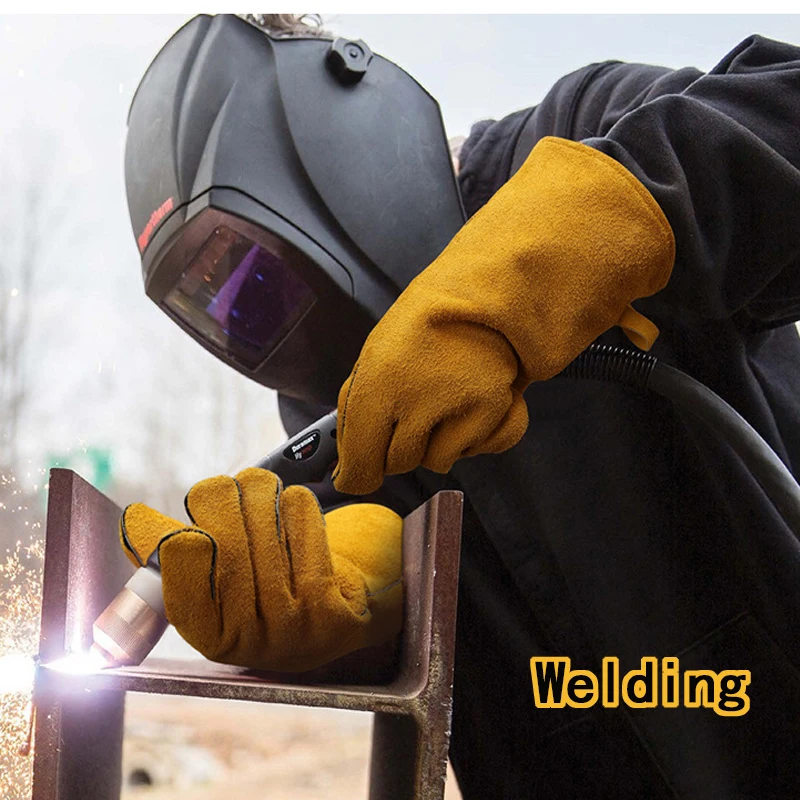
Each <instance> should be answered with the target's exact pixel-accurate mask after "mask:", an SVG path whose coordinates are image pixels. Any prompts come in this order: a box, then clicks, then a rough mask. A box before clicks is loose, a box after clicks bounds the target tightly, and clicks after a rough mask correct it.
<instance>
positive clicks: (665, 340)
mask: <svg viewBox="0 0 800 800" xmlns="http://www.w3.org/2000/svg"><path fill="white" fill-rule="evenodd" d="M547 135H550V136H560V137H564V138H568V139H574V140H579V141H583V142H584V143H585V144H588V145H589V146H591V147H595V148H597V149H599V150H602V151H603V152H605V153H607V154H608V155H610V156H611V157H613V158H615V159H617V160H618V161H620V162H621V163H622V164H624V165H625V166H626V167H627V168H628V169H629V170H630V171H631V172H632V173H633V174H634V175H636V176H637V177H638V178H639V180H641V181H642V183H644V185H645V186H647V188H648V189H649V190H650V192H651V193H652V194H653V196H654V197H655V199H656V200H657V201H658V203H659V205H660V206H661V208H662V209H663V210H664V212H665V213H666V215H667V217H668V219H669V221H670V224H671V226H672V228H673V231H674V233H675V238H676V244H677V259H676V265H675V269H674V272H673V275H672V278H671V280H670V282H669V285H668V286H667V287H666V288H665V289H664V290H663V291H661V292H660V293H659V294H657V295H656V296H654V297H652V298H648V299H645V300H641V301H638V302H637V303H636V304H635V305H636V307H637V308H638V310H640V311H641V312H642V313H644V314H645V315H646V316H648V317H649V318H650V319H652V320H653V321H654V322H655V323H656V324H657V325H658V326H659V328H660V330H661V337H660V338H659V340H658V342H657V343H656V345H655V347H654V349H653V354H654V355H656V356H657V357H659V358H661V359H663V360H665V361H667V362H668V363H670V364H673V365H676V366H678V367H679V368H680V369H682V370H684V371H686V372H688V373H689V374H691V375H692V376H694V377H695V378H697V379H698V380H700V381H702V382H703V383H705V384H707V385H708V386H710V387H711V388H712V389H714V391H716V392H717V393H719V394H720V395H722V396H723V397H724V398H725V399H726V400H727V401H728V402H729V403H731V404H732V405H733V406H734V407H735V408H736V409H737V410H738V411H739V412H740V413H741V414H742V415H743V416H745V417H746V418H747V419H748V420H749V421H750V423H751V424H752V425H753V426H754V427H755V428H756V429H757V430H758V431H759V432H760V433H761V434H762V436H764V438H765V439H766V440H767V441H768V442H769V443H770V444H771V445H772V447H773V448H774V449H775V450H776V452H777V453H778V454H779V455H780V457H781V458H782V459H783V460H784V462H785V463H786V464H787V465H788V466H789V467H790V468H791V469H793V470H794V471H795V472H796V471H797V469H798V468H800V411H799V410H798V402H799V398H800V339H799V338H798V333H797V329H796V328H795V326H794V325H793V324H791V323H792V322H793V321H794V320H795V319H797V318H798V317H800V49H798V48H795V47H792V46H790V45H787V44H781V43H778V42H773V41H769V40H767V39H764V38H761V37H758V36H754V37H751V38H749V39H747V40H745V41H744V42H743V43H742V44H740V45H739V46H738V47H737V48H736V49H735V50H733V51H732V52H731V53H730V54H729V55H728V56H726V57H725V58H724V60H723V61H722V62H721V63H720V64H719V65H718V66H717V67H715V68H714V69H713V70H711V72H709V73H708V74H703V73H701V72H699V71H697V70H695V69H682V70H678V71H672V70H668V69H664V68H660V67H650V66H642V65H632V64H622V63H619V62H607V63H603V64H593V65H591V66H589V67H586V68H584V69H582V70H579V71H577V72H575V73H573V74H571V75H568V76H567V77H565V78H563V79H562V80H560V81H559V82H558V83H557V84H556V85H555V87H554V88H553V89H552V90H551V91H550V92H549V93H548V95H547V96H546V97H545V99H544V100H543V101H542V103H541V104H540V105H538V106H537V107H535V108H531V109H526V110H524V111H520V112H517V113H515V114H511V115H510V116H509V117H506V118H505V119H503V120H500V121H499V122H495V121H486V122H483V123H479V124H477V125H476V126H474V128H473V131H472V133H471V135H470V137H469V139H468V140H467V142H466V143H465V145H464V148H463V150H462V153H461V165H462V166H461V172H460V175H459V181H460V185H461V189H462V193H463V196H464V201H465V205H466V207H467V209H468V212H469V213H470V214H473V213H474V212H475V211H476V210H477V209H478V208H480V207H481V206H482V205H483V204H484V203H485V202H486V201H487V200H488V199H489V198H490V197H491V196H492V195H493V194H494V193H495V192H496V191H497V189H498V188H499V187H500V186H501V185H502V184H503V183H504V182H505V181H506V180H507V179H508V178H509V177H510V175H511V174H512V171H513V170H514V169H515V168H517V167H518V166H519V164H520V163H521V161H522V160H524V157H525V155H526V154H527V153H528V152H529V151H530V149H531V147H532V146H533V145H534V144H535V142H536V141H538V139H539V138H541V137H542V136H547ZM600 341H601V342H607V343H613V344H622V345H624V344H626V343H627V340H626V339H625V338H624V336H623V335H622V334H621V332H620V331H618V330H613V331H610V332H609V333H607V334H605V335H604V336H603V337H601V339H600ZM525 398H526V400H527V403H528V409H529V415H530V420H531V422H530V427H529V429H528V431H527V433H526V435H525V437H524V439H523V440H522V442H521V443H520V444H519V445H517V446H516V447H514V448H512V449H511V450H509V451H508V452H506V453H503V454H500V455H487V456H479V457H475V458H471V459H466V460H464V461H462V462H460V463H458V464H457V465H456V466H455V467H454V468H453V470H452V472H451V474H450V475H448V476H445V477H442V476H438V475H434V474H433V473H430V472H427V471H426V470H422V469H420V470H417V472H416V473H415V474H414V475H413V476H405V477H402V478H392V479H388V480H387V482H386V484H385V487H384V496H383V498H384V500H386V498H387V497H388V496H389V495H391V497H390V498H389V499H388V500H386V501H387V502H389V503H390V504H391V505H393V506H394V507H395V508H397V509H398V510H399V511H401V512H403V511H407V510H410V508H411V507H413V506H414V505H416V504H417V503H418V502H419V501H421V500H423V499H425V498H426V497H427V496H429V495H430V493H432V492H434V491H436V490H437V489H439V488H443V487H455V488H460V489H462V490H463V491H464V492H465V495H466V499H467V506H466V521H465V530H464V543H463V548H462V572H461V591H460V595H459V620H458V641H457V662H456V682H455V687H454V693H455V698H454V720H453V739H452V759H453V762H454V765H455V768H456V772H457V774H458V777H459V782H460V784H461V787H462V791H463V793H464V795H465V797H466V798H479V799H480V800H484V799H488V798H524V797H536V798H539V797H541V798H606V797H608V798H644V797H647V798H661V797H663V798H667V797H685V798H779V797H798V796H800V758H799V757H798V753H799V752H800V545H799V544H798V540H797V537H796V536H795V535H794V534H793V533H792V532H791V531H790V530H789V529H788V528H787V526H786V525H785V524H784V522H783V521H782V520H781V519H780V517H779V516H778V515H777V513H776V512H775V510H774V508H773V506H772V505H771V503H770V501H769V500H768V498H767V497H766V496H765V494H764V492H763V491H762V489H761V488H760V487H759V485H758V484H757V483H756V482H755V480H754V479H753V478H752V476H750V475H749V473H748V472H747V470H746V469H745V468H744V465H743V464H742V463H741V461H740V460H739V459H738V458H737V457H736V456H735V455H734V454H733V453H732V451H731V450H730V449H729V448H728V447H727V445H726V444H724V443H721V442H719V441H717V440H716V439H715V438H714V437H713V436H712V435H711V434H710V433H709V432H708V431H706V430H705V429H704V428H703V426H702V425H701V424H700V423H698V422H697V421H696V420H694V419H693V418H690V417H688V416H687V415H685V414H682V413H679V412H677V411H676V410H675V409H674V408H673V407H672V406H671V404H669V403H668V402H667V401H665V400H662V399H660V398H658V397H656V396H653V395H650V394H644V393H639V392H635V391H632V390H630V389H625V388H622V387H618V386H615V385H609V384H600V383H597V384H595V383H589V382H582V381H577V380H568V379H562V378H559V379H556V380H553V381H549V382H547V383H539V384H534V385H532V386H531V387H530V388H529V389H528V391H527V392H526V394H525ZM281 409H282V413H283V415H284V421H285V423H286V425H287V429H289V430H290V432H291V431H293V430H297V429H299V427H300V426H301V425H303V424H308V423H310V422H311V420H312V418H315V417H316V416H319V413H318V412H319V411H321V409H309V408H303V407H301V406H300V405H299V404H297V403H295V402H294V401H288V400H286V399H282V401H281ZM387 492H388V494H387ZM534 655H558V656H570V657H571V659H572V661H573V666H574V667H582V668H585V669H591V670H593V671H595V672H599V665H600V660H601V659H602V657H603V656H619V657H620V659H621V668H622V670H628V669H633V668H638V666H639V661H640V659H641V658H642V657H643V656H657V657H659V658H661V657H665V656H675V655H677V656H679V658H680V665H681V670H682V671H683V670H684V669H700V668H707V669H713V670H715V671H720V670H726V669H749V670H751V673H752V683H751V685H750V686H749V687H748V695H749V697H750V699H751V708H750V711H749V712H748V713H747V714H746V715H744V716H741V717H722V716H718V715H717V714H715V713H714V711H713V710H712V709H706V708H700V709H686V708H683V707H681V708H677V709H664V708H654V709H636V710H632V709H630V708H628V707H626V706H621V707H620V708H618V709H604V708H602V707H601V706H600V705H599V704H598V705H597V706H595V707H594V708H592V709H590V710H588V711H579V710H573V709H569V708H566V709H536V708H535V706H534V703H533V698H532V691H531V689H532V684H531V677H530V671H529V660H530V658H531V657H532V656H534Z"/></svg>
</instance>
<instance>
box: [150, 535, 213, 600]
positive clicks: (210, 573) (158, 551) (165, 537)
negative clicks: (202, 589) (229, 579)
mask: <svg viewBox="0 0 800 800" xmlns="http://www.w3.org/2000/svg"><path fill="white" fill-rule="evenodd" d="M179 533H199V534H201V535H203V536H205V537H206V539H208V540H209V541H210V542H211V547H212V550H211V570H210V572H209V573H208V580H209V585H210V587H211V599H212V600H216V599H217V591H216V589H215V588H214V575H215V573H216V570H217V542H216V539H214V537H213V536H212V535H211V534H210V533H207V532H206V531H203V530H200V528H192V527H186V528H179V529H178V530H176V531H171V532H170V533H168V534H167V535H166V536H164V537H163V538H162V539H161V541H159V543H158V546H157V547H156V552H157V553H158V560H159V562H160V561H161V545H162V544H164V542H166V541H168V540H169V539H171V538H172V537H173V536H177V535H178V534H179Z"/></svg>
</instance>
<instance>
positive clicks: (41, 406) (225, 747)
mask: <svg viewBox="0 0 800 800" xmlns="http://www.w3.org/2000/svg"><path fill="white" fill-rule="evenodd" d="M186 19H188V17H187V16H169V15H161V16H112V15H107V16H90V15H80V16H54V15H43V16H30V17H28V16H0V98H2V102H0V130H2V146H0V244H1V245H2V246H0V659H5V660H0V797H2V798H3V800H17V798H27V797H28V796H29V789H28V786H27V767H28V761H26V760H25V759H20V758H19V757H18V756H16V755H15V753H16V742H17V741H18V740H19V739H21V738H24V732H23V729H24V712H25V709H26V705H27V699H26V694H25V685H24V683H25V681H24V675H23V677H22V679H20V678H19V674H18V672H14V671H12V669H11V666H10V665H11V664H12V663H16V662H12V661H11V660H9V659H10V658H11V657H17V656H19V655H32V654H33V653H34V652H35V649H36V606H37V603H38V599H39V598H38V591H39V585H40V584H39V583H38V581H39V574H40V573H39V570H40V568H41V548H40V542H41V537H42V532H43V531H42V519H43V510H44V505H45V502H46V489H47V470H48V469H49V468H50V467H51V466H54V465H60V466H69V467H71V468H73V469H75V470H77V471H78V472H80V473H81V474H82V475H83V476H84V477H85V478H86V479H88V480H89V481H91V482H92V483H94V484H95V485H96V486H97V487H98V488H100V489H101V490H102V491H104V492H105V493H106V494H108V495H109V496H110V497H111V498H112V499H114V500H115V502H117V503H118V504H119V505H121V506H124V505H126V504H127V503H130V502H133V501H144V502H147V503H149V504H151V505H154V506H156V507H157V508H159V509H160V510H162V511H165V512H167V513H170V514H172V515H174V516H179V517H181V516H182V514H183V507H182V501H183V496H184V494H185V492H186V490H187V489H188V487H189V486H191V485H192V484H193V483H194V482H195V481H197V480H199V479H202V478H205V477H208V476H209V475H213V474H219V473H230V472H234V471H235V470H236V469H238V468H240V467H242V466H244V465H246V464H248V463H250V462H252V461H254V460H255V459H256V458H257V457H258V456H260V455H262V454H264V453H266V452H267V451H268V450H270V449H271V448H272V447H273V446H275V445H276V444H278V443H279V442H280V441H281V440H282V438H283V435H284V434H283V430H282V427H281V424H280V421H279V419H278V416H277V405H276V400H275V396H274V393H273V392H271V391H270V390H267V389H264V388H263V387H260V386H258V385H256V384H254V383H251V382H249V381H248V380H247V379H246V378H244V377H242V376H240V375H239V374H238V373H235V372H234V371H232V370H229V369H228V368H226V367H224V366H223V365H222V364H219V363H217V362H216V361H215V359H214V358H213V357H212V356H211V355H210V354H208V353H207V352H206V351H205V350H203V349H202V348H201V347H200V346H199V345H198V344H196V343H195V342H193V341H192V340H190V339H189V338H188V337H186V336H184V334H183V333H182V332H181V331H180V330H179V328H178V327H177V326H175V325H174V324H173V323H172V322H170V321H169V320H168V318H167V317H166V316H165V315H164V314H163V313H161V312H160V311H158V310H157V309H156V308H155V306H154V305H152V303H150V301H149V300H147V299H146V297H145V295H144V291H143V287H142V283H141V277H140V270H139V258H138V253H137V248H136V245H135V242H134V237H133V234H132V232H131V229H130V225H129V221H128V212H127V207H126V201H125V190H124V181H123V152H124V144H125V129H126V127H125V120H126V114H127V110H128V106H129V104H130V101H131V98H132V96H133V92H134V90H135V88H136V86H137V84H138V81H139V79H140V78H141V76H142V74H143V73H144V71H145V69H146V67H147V65H148V63H149V61H150V60H151V59H152V57H153V56H154V55H155V53H156V52H157V50H158V49H159V47H160V46H161V45H162V44H163V43H164V41H166V39H167V38H168V37H169V36H170V35H171V34H172V33H173V32H174V31H175V30H176V29H177V28H178V27H179V26H180V25H181V24H182V23H183V22H184V21H185V20H186ZM323 23H324V25H325V26H326V27H327V28H329V29H331V30H333V31H334V32H336V33H338V34H340V35H345V36H350V37H352V38H362V39H364V40H365V41H366V42H367V43H368V44H369V45H370V47H371V48H372V49H373V50H374V51H376V52H378V53H380V54H382V55H384V56H386V57H388V58H391V59H392V60H394V61H396V62H397V63H399V64H400V65H401V66H403V67H404V68H406V69H407V70H408V71H409V72H411V74H412V75H414V76H415V77H416V78H417V79H418V80H419V81H420V82H421V83H422V84H423V85H424V86H425V87H426V88H427V89H428V90H429V91H430V92H431V93H432V94H433V95H434V96H435V97H437V98H438V99H439V101H440V103H441V106H442V112H443V116H444V120H445V124H446V127H447V133H448V136H451V137H455V136H459V135H466V134H468V133H469V129H470V126H471V124H472V123H473V122H475V121H477V120H480V119H485V118H487V117H495V118H498V117H501V116H504V115H505V114H508V113H510V112H512V111H514V110H516V109H519V108H523V107H527V106H530V105H533V104H535V103H537V102H538V101H539V100H541V98H542V97H543V96H544V94H545V93H546V92H547V90H548V89H549V88H550V87H551V86H552V84H553V83H554V82H555V81H556V80H557V79H558V78H560V77H562V76H563V75H565V74H567V73H568V72H570V71H571V70H574V69H577V68H579V67H581V66H584V65H586V64H588V63H590V62H593V61H601V60H606V59H619V60H624V61H641V62H646V63H656V64H662V65H666V66H670V67H682V66H687V65H692V66H696V67H699V68H701V69H710V68H711V67H713V66H714V64H715V63H717V62H718V61H719V60H721V59H722V57H723V56H724V55H725V54H726V53H727V52H728V51H729V50H730V49H732V48H733V47H734V46H735V45H736V44H737V43H738V42H739V41H741V40H742V39H743V38H745V37H746V36H747V35H749V34H751V33H761V34H763V35H765V36H768V37H771V38H776V39H782V40H785V41H790V42H793V43H800V16H780V15H770V16H722V15H713V16H705V15H694V16H660V15H647V16H632V15H630V16H613V15H607V16H574V15H573V16H539V15H535V16H534V15H530V16H486V15H469V16H434V15H430V16H412V15H405V16H392V15H368V16H362V15H323ZM255 77H257V76H254V78H255ZM109 535H110V536H114V535H115V532H114V531H109ZM159 654H161V655H165V654H168V655H176V654H178V655H186V656H191V655H192V654H191V652H190V651H189V649H188V647H187V646H186V645H184V644H183V643H182V642H181V640H180V639H179V637H177V636H176V635H174V634H170V635H168V636H167V637H166V638H165V640H164V642H163V643H162V645H161V646H160V650H159ZM12 673H13V674H12ZM20 680H21V683H20ZM368 739H369V719H368V718H365V717H364V716H362V715H357V714H355V715H354V714H350V713H347V712H332V711H331V712H326V711H310V710H302V709H301V710H297V709H285V708H264V707H253V706H248V705H246V704H221V703H220V702H219V701H198V700H194V701H186V700H182V699H181V698H168V699H167V698H152V697H143V698H136V699H135V702H133V701H129V703H128V721H127V738H126V762H125V775H126V783H127V788H126V792H128V793H129V795H130V797H134V796H142V797H153V798H156V797H157V798H171V797H177V796H178V793H180V794H181V796H186V790H187V788H191V795H190V796H191V797H193V798H201V799H202V798H209V799H210V798H218V797H220V798H221V797H222V796H223V793H226V794H225V796H226V797H227V798H230V797H236V798H242V799H243V800H247V799H248V798H257V797H258V798H261V797H281V798H289V799H290V800H291V799H292V798H315V797H326V798H353V797H358V796H363V788H364V786H365V785H366V763H367V756H368ZM452 784H453V782H452V781H450V783H449V789H448V791H449V792H450V795H451V796H453V797H455V796H457V794H456V789H455V787H454V786H453V785H452ZM231 791H233V794H231ZM126 796H127V795H126Z"/></svg>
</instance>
